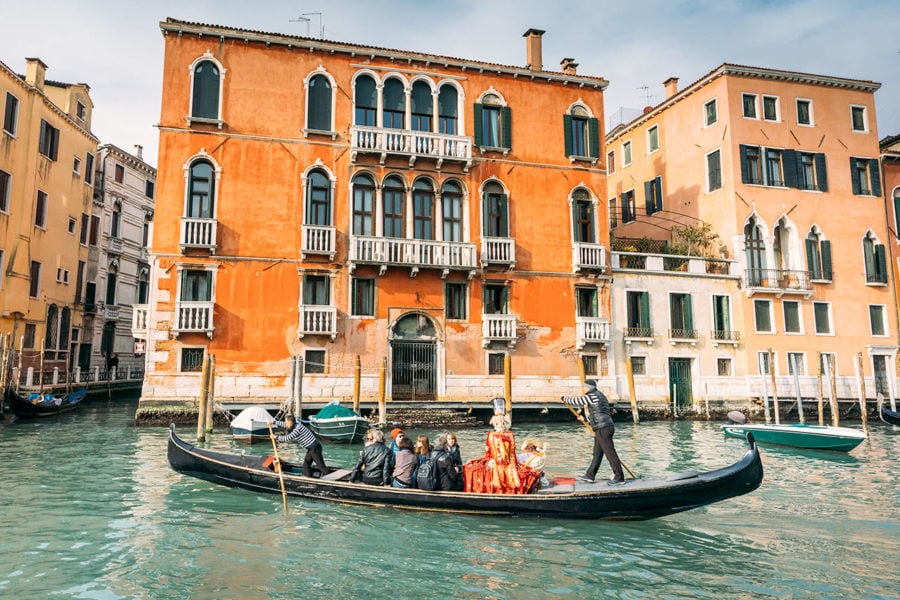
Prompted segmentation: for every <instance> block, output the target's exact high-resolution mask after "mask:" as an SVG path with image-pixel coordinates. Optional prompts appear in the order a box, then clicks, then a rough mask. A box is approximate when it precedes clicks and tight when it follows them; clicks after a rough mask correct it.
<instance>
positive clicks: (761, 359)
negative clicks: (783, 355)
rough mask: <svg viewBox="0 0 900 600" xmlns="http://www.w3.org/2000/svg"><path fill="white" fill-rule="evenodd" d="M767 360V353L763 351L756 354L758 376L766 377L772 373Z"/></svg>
mask: <svg viewBox="0 0 900 600" xmlns="http://www.w3.org/2000/svg"><path fill="white" fill-rule="evenodd" d="M769 358H770V357H769V353H768V352H767V351H765V350H761V351H759V352H757V353H756V366H757V367H758V368H759V374H760V375H768V374H769V373H771V372H772V369H771V364H770V361H769Z"/></svg>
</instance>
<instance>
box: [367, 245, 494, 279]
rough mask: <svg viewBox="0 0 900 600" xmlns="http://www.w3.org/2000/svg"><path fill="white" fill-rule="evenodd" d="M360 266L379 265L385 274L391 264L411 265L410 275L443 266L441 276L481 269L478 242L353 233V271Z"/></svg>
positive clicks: (471, 274) (472, 274) (473, 273)
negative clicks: (479, 267) (477, 257)
mask: <svg viewBox="0 0 900 600" xmlns="http://www.w3.org/2000/svg"><path fill="white" fill-rule="evenodd" d="M357 265H378V266H379V267H380V270H379V274H380V275H383V274H384V272H385V271H386V270H387V268H388V267H409V269H410V277H415V276H416V274H418V272H419V270H420V269H440V270H441V278H444V277H446V276H447V274H448V273H449V272H450V271H467V272H468V277H469V278H471V277H472V276H474V275H475V270H476V268H477V260H476V252H475V244H471V243H467V242H440V241H436V240H410V239H406V238H385V237H374V236H364V235H353V236H350V272H351V273H352V272H353V271H354V270H355V269H356V266H357Z"/></svg>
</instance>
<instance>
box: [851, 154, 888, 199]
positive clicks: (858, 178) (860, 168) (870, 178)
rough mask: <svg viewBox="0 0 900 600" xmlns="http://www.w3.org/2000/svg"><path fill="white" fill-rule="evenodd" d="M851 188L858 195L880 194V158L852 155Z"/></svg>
mask: <svg viewBox="0 0 900 600" xmlns="http://www.w3.org/2000/svg"><path fill="white" fill-rule="evenodd" d="M850 177H851V181H850V184H851V188H852V190H853V193H854V194H856V195H857V196H880V195H881V174H880V172H879V170H878V159H875V158H857V157H855V156H851V157H850Z"/></svg>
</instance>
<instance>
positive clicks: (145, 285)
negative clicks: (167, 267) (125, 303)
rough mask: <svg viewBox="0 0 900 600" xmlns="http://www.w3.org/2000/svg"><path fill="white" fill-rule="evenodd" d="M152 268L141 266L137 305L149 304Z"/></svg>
mask: <svg viewBox="0 0 900 600" xmlns="http://www.w3.org/2000/svg"><path fill="white" fill-rule="evenodd" d="M149 279H150V268H149V267H148V266H146V265H141V269H140V273H139V274H138V284H137V294H136V297H135V304H147V297H148V292H149V289H150V288H149V286H150V281H149Z"/></svg>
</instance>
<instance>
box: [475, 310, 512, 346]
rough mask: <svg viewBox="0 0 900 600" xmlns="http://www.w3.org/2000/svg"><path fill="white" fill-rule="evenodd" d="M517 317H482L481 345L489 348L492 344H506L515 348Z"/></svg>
mask: <svg viewBox="0 0 900 600" xmlns="http://www.w3.org/2000/svg"><path fill="white" fill-rule="evenodd" d="M517 320H518V317H517V316H516V315H485V314H483V315H481V345H482V346H483V347H485V348H487V347H488V346H489V345H490V343H491V342H506V343H507V344H509V346H510V347H515V345H516V341H517V340H518V338H517V336H516V321H517Z"/></svg>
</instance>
